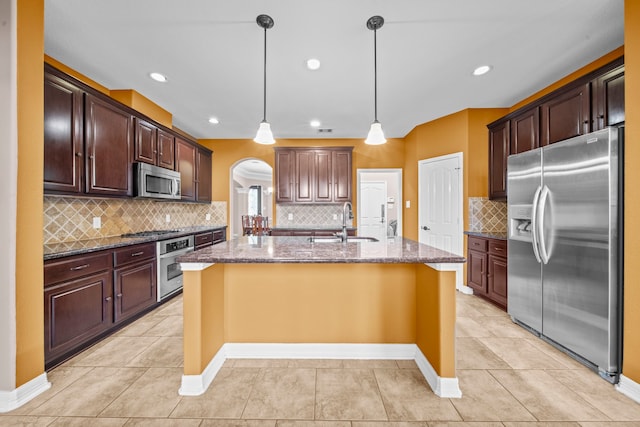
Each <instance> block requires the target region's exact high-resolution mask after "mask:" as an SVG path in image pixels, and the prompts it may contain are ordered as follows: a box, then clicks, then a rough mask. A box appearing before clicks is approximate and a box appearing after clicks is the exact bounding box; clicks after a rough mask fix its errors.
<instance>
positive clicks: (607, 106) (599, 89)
mask: <svg viewBox="0 0 640 427" xmlns="http://www.w3.org/2000/svg"><path fill="white" fill-rule="evenodd" d="M592 88H593V91H594V94H593V105H592V108H593V113H592V114H593V120H594V122H593V130H599V129H604V128H605V127H607V126H614V125H617V124H620V123H622V122H624V66H621V67H618V68H616V69H615V70H612V71H610V72H608V73H606V74H604V75H603V76H600V77H599V78H597V79H595V80H594V81H593V83H592Z"/></svg>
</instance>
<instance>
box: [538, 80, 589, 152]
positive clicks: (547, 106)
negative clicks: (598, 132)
mask: <svg viewBox="0 0 640 427" xmlns="http://www.w3.org/2000/svg"><path fill="white" fill-rule="evenodd" d="M589 87H590V85H589V84H588V83H587V84H584V85H580V86H578V87H576V88H573V89H570V90H568V91H566V92H563V93H561V94H559V95H558V96H556V97H554V98H552V99H550V100H548V101H547V102H544V103H543V104H542V105H541V106H540V109H541V135H540V145H541V146H545V145H548V144H553V143H554V142H558V141H562V140H563V139H567V138H572V137H574V136H578V135H583V134H585V133H589V131H590V121H591V120H590V118H589V116H590V108H589V105H590V102H591V100H590V91H589Z"/></svg>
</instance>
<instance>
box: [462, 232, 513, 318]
mask: <svg viewBox="0 0 640 427" xmlns="http://www.w3.org/2000/svg"><path fill="white" fill-rule="evenodd" d="M467 248H468V249H467V285H468V286H469V287H470V288H471V289H473V294H474V295H478V296H481V297H483V298H485V299H487V300H489V301H491V302H493V303H494V304H496V305H497V306H499V307H501V308H502V309H503V310H506V309H507V241H506V240H501V239H493V238H489V237H479V236H469V239H468V241H467Z"/></svg>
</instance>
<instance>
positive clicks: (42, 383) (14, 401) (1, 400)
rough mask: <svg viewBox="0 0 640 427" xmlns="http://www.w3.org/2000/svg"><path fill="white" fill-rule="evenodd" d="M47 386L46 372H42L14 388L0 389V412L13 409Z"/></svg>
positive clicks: (47, 387) (48, 386)
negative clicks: (10, 389)
mask: <svg viewBox="0 0 640 427" xmlns="http://www.w3.org/2000/svg"><path fill="white" fill-rule="evenodd" d="M49 388H51V383H50V382H49V381H48V380H47V373H46V372H44V373H42V374H41V375H38V376H37V377H35V378H34V379H32V380H31V381H29V382H27V383H25V384H23V385H21V386H20V387H18V388H17V389H15V390H12V391H1V390H0V412H9V411H13V410H14V409H17V408H19V407H20V406H22V405H24V404H25V403H27V402H28V401H30V400H31V399H33V398H34V397H36V396H38V395H39V394H40V393H43V392H45V391H47V390H49Z"/></svg>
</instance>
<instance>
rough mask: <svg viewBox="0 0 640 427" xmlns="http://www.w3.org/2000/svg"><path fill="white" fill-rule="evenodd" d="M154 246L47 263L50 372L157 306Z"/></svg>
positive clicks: (46, 332)
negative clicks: (122, 325) (119, 326)
mask: <svg viewBox="0 0 640 427" xmlns="http://www.w3.org/2000/svg"><path fill="white" fill-rule="evenodd" d="M156 274H157V273H156V249H155V243H144V244H139V245H132V246H127V247H126V248H120V249H116V250H104V251H99V252H93V253H90V254H86V255H77V256H70V257H65V258H61V259H54V260H50V261H47V262H45V264H44V279H45V284H44V335H45V346H44V348H45V350H44V353H45V355H44V356H45V369H49V368H51V367H53V366H56V365H57V364H59V363H60V362H62V361H64V360H65V359H67V358H69V357H70V356H72V355H73V354H75V353H77V352H78V351H80V350H82V349H83V348H84V347H86V346H87V345H90V344H91V343H92V342H95V341H96V340H98V339H100V338H101V337H102V336H104V335H106V334H107V333H109V332H110V331H111V330H113V329H114V328H115V327H116V326H117V325H119V324H122V322H124V321H125V320H127V319H131V318H133V317H135V316H136V315H138V314H140V313H142V312H144V311H145V310H146V309H148V308H150V307H153V306H154V305H155V304H156V301H157V300H156V293H157V282H156Z"/></svg>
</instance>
